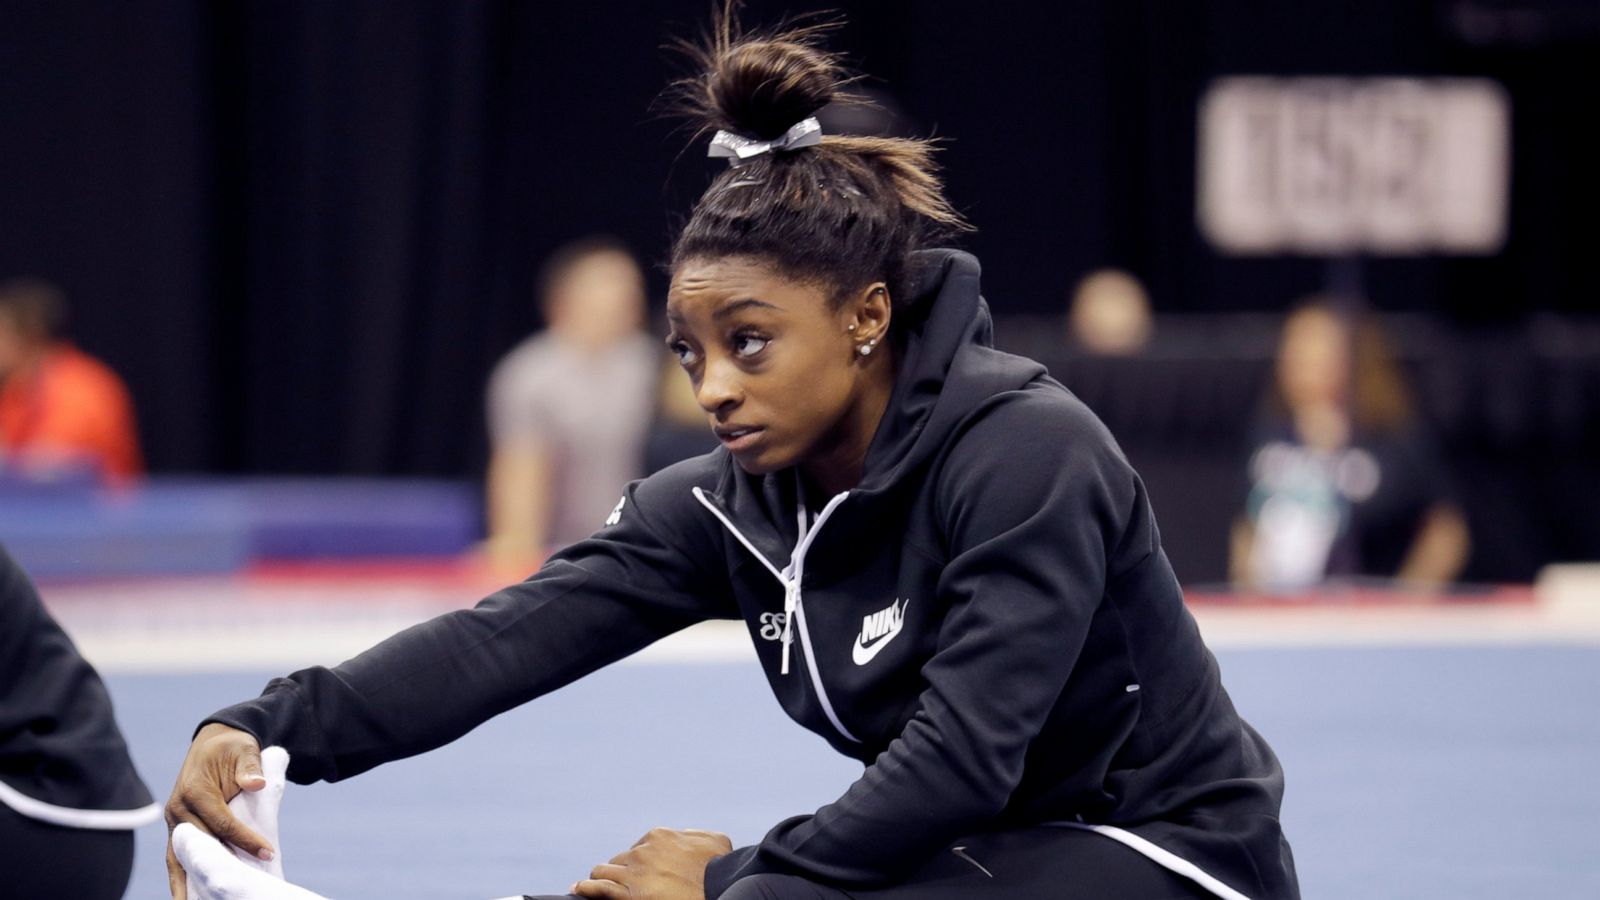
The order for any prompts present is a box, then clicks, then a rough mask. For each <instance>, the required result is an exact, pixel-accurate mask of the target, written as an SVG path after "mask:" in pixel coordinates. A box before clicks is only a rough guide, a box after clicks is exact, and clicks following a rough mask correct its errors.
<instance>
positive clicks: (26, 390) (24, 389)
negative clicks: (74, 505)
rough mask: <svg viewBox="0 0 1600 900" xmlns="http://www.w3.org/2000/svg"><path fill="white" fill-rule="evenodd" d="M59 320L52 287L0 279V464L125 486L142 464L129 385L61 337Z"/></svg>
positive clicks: (60, 303)
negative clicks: (85, 476) (82, 476)
mask: <svg viewBox="0 0 1600 900" xmlns="http://www.w3.org/2000/svg"><path fill="white" fill-rule="evenodd" d="M65 317H66V301H65V300H64V298H63V297H62V294H61V291H60V289H58V288H57V287H56V286H55V285H53V284H50V283H49V282H46V281H41V280H38V279H31V278H29V279H18V280H15V281H10V282H7V283H5V284H0V463H3V465H4V467H5V469H7V470H9V473H10V474H12V475H14V476H20V477H22V478H25V479H28V480H54V479H60V478H71V477H73V476H74V475H79V474H82V473H85V472H87V473H88V474H89V475H90V476H91V477H92V478H94V479H96V480H99V481H101V482H103V483H107V484H120V483H125V482H127V481H128V480H130V479H132V478H135V477H137V476H138V475H140V474H141V473H142V471H143V468H144V465H143V462H142V461H141V455H140V452H139V437H138V433H137V430H136V428H135V425H134V415H133V403H132V401H131V400H130V399H129V396H128V389H127V388H126V387H125V386H124V385H123V383H122V379H120V378H118V377H117V375H116V373H115V372H112V371H111V369H110V368H108V367H107V366H106V365H105V364H104V363H102V362H100V361H99V360H97V359H95V358H94V357H92V356H89V355H88V354H86V353H84V352H82V351H80V350H78V349H77V348H75V347H73V346H72V345H71V344H69V343H67V342H66V341H65V340H63V339H62V338H61V336H60V331H61V324H62V322H63V321H64V319H65Z"/></svg>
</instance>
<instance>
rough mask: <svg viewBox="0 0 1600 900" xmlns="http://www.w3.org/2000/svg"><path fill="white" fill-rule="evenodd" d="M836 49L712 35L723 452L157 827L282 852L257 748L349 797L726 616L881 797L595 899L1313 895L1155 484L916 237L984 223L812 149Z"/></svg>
mask: <svg viewBox="0 0 1600 900" xmlns="http://www.w3.org/2000/svg"><path fill="white" fill-rule="evenodd" d="M815 38H816V32H815V30H811V31H799V32H788V33H785V34H780V35H773V36H765V37H751V36H744V37H741V36H738V35H736V34H735V33H734V31H733V27H732V25H731V23H729V22H727V21H724V22H723V23H722V25H721V27H720V28H719V29H718V35H717V36H716V37H715V38H714V39H713V40H712V41H711V43H710V46H709V47H707V48H705V49H704V50H703V51H702V52H701V60H702V61H703V62H704V63H705V66H706V72H707V74H706V76H705V77H703V78H696V79H691V80H689V81H688V82H687V83H686V86H685V97H686V99H687V100H688V103H689V106H690V108H691V109H692V110H694V111H696V113H697V114H698V115H700V116H701V117H702V118H703V121H704V123H705V127H706V130H712V129H718V131H717V134H716V136H715V137H714V138H713V140H712V151H711V153H712V155H713V156H717V157H720V158H726V159H728V160H730V161H731V162H732V163H733V165H732V167H730V168H729V169H728V170H727V171H725V172H723V173H722V174H721V175H719V176H717V177H716V178H715V180H714V181H713V183H712V184H711V186H710V188H709V189H708V190H707V191H706V193H705V194H704V196H703V197H702V198H701V200H700V202H699V204H698V205H697V206H696V208H695V210H694V213H693V215H692V217H691V218H690V220H689V222H688V223H687V225H686V226H685V227H684V229H683V231H682V233H681V234H680V235H679V237H678V239H677V242H676V244H675V246H674V251H673V257H672V286H671V289H670V293H669V300H668V317H669V320H670V322H671V328H672V330H671V334H670V335H669V336H668V339H667V340H668V344H669V346H670V348H671V349H672V350H673V352H674V353H676V354H677V356H678V358H679V360H680V362H681V363H682V364H683V366H684V368H685V370H686V371H687V372H688V374H689V377H690V381H691V382H692V384H693V386H694V389H695V393H696V397H697V398H698V400H699V402H700V405H701V407H702V408H703V409H704V410H705V411H706V414H707V416H708V418H709V421H710V424H711V426H712V429H713V431H714V432H715V433H716V435H717V436H718V438H719V439H720V441H721V443H722V446H721V447H720V448H718V449H717V450H715V451H713V452H712V453H711V454H709V455H707V456H703V457H700V458H698V459H694V460H689V461H687V462H684V463H680V464H678V465H675V466H672V467H670V468H668V469H665V470H663V471H661V472H659V473H657V474H655V475H653V476H651V477H650V478H648V479H645V480H644V481H641V482H636V483H634V484H633V485H631V486H629V488H628V489H627V492H626V493H625V494H624V496H623V497H622V499H621V500H620V501H619V502H618V503H617V505H616V508H615V509H614V510H613V511H612V513H611V515H610V517H609V518H608V519H607V520H606V524H605V526H604V527H602V528H601V529H600V530H599V531H598V532H596V533H595V535H594V536H593V537H592V538H590V539H589V540H587V541H584V542H581V543H579V544H577V545H575V546H573V547H570V548H568V549H567V550H565V551H563V552H561V553H558V554H556V555H555V556H554V557H553V558H552V559H551V561H550V562H549V563H547V564H546V565H545V567H544V568H543V569H541V570H540V571H539V572H538V574H536V575H534V576H533V577H532V578H530V579H529V580H528V581H526V582H524V583H522V584H519V585H516V586H513V587H510V588H507V589H506V590H504V591H502V592H500V593H498V594H495V595H494V596H491V597H489V598H488V599H486V600H485V601H483V602H482V603H481V604H479V605H478V607H477V608H475V609H473V610H471V611H463V612H459V613H453V614H450V615H446V616H444V617H441V618H439V619H436V620H434V621H432V622H429V623H426V624H423V625H420V626H417V627H415V628H412V629H410V630H408V631H406V632H402V633H401V634H399V635H397V636H395V637H393V638H391V639H389V640H388V641H386V642H384V643H383V644H380V645H379V646H378V647H376V648H374V649H372V650H370V651H368V652H366V653H364V654H362V655H361V656H358V657H356V658H355V659H353V660H350V661H348V662H346V663H344V664H342V665H340V666H338V667H337V668H335V669H332V670H330V669H320V668H319V669H309V670H305V671H302V672H299V673H296V674H294V675H291V676H289V677H288V678H286V679H279V680H277V681H275V682H273V683H272V684H271V685H269V686H268V688H267V690H266V692H265V693H264V694H263V695H262V696H261V697H259V698H257V699H255V700H252V701H249V702H246V703H242V704H239V705H238V706H234V707H231V708H229V709H226V710H223V711H222V712H220V713H218V714H216V715H215V716H213V717H212V718H211V719H210V720H208V723H207V724H206V725H205V726H204V727H203V728H202V729H201V730H200V732H199V733H198V735H197V736H196V740H195V742H194V745H193V747H192V748H191V750H190V753H189V758H188V760H187V761H186V762H185V764H184V770H183V773H182V774H181V775H180V777H179V786H178V787H177V789H176V790H175V791H174V794H173V797H172V800H171V801H170V803H169V804H168V818H169V821H171V822H173V823H178V822H183V821H189V822H195V823H197V824H199V825H202V826H203V827H206V828H208V829H210V830H212V831H213V832H215V833H217V834H219V835H220V836H221V837H223V838H224V839H226V840H228V841H230V842H231V843H233V844H235V845H237V846H240V847H242V848H243V849H244V850H246V851H247V852H252V853H253V852H257V851H263V852H269V853H270V848H267V847H266V846H265V844H264V842H262V841H261V839H260V838H259V836H257V835H255V834H253V833H250V832H249V831H248V830H246V829H243V828H242V827H241V826H240V825H239V824H238V823H237V822H236V821H234V820H233V819H232V818H231V817H230V816H228V815H227V814H226V812H225V811H224V810H222V808H221V803H222V799H223V798H225V797H226V796H228V795H231V794H233V793H236V792H237V791H238V790H240V789H241V787H246V786H252V785H254V784H257V783H258V779H256V777H255V775H254V773H255V772H256V771H257V770H256V768H255V767H256V763H255V761H254V760H255V754H256V752H257V747H258V746H260V745H264V744H267V743H278V744H283V745H284V746H286V747H287V748H288V749H289V750H290V752H291V755H292V763H291V767H290V770H289V778H290V779H291V780H293V781H297V782H302V783H304V782H310V781H315V780H318V779H326V780H335V779H339V778H345V777H348V776H350V775H354V774H356V773H357V772H360V771H363V770H365V769H367V768H370V767H372V766H374V765H377V764H379V763H382V762H385V761H387V760H391V759H395V758H398V757H402V756H406V755H408V754H412V753H418V752H422V751H424V750H427V749H429V748H431V747H435V746H438V745H440V744H443V743H445V742H446V741H449V740H452V739H453V738H455V737H457V736H459V735H461V734H462V733H464V732H466V731H467V730H468V729H470V728H472V727H473V726H475V725H477V724H478V723H480V722H482V721H484V720H485V719H487V718H489V717H490V716H493V715H495V714H497V713H499V712H502V711H504V710H506V709H509V708H511V707H513V706H516V705H518V704H520V703H523V702H526V701H528V700H531V699H533V698H534V697H537V696H539V695H541V694H543V693H546V692H548V691H551V690H554V689H556V688H557V687H560V686H561V685H563V684H565V683H567V682H569V681H571V680H573V679H575V678H578V677H581V676H582V675H584V674H586V673H588V672H590V671H593V670H594V669H596V668H599V667H600V666H603V665H605V664H607V663H609V662H612V661H614V660H616V659H620V658H622V657H623V656H626V655H628V654H629V653H632V652H634V651H635V650H638V649H640V648H642V647H644V646H645V645H647V644H649V643H650V642H652V641H655V640H657V639H658V638H661V637H662V636H664V635H667V634H669V633H671V632H673V631H676V630H678V629H681V628H683V627H685V626H687V625H690V624H692V623H694V622H697V621H700V620H703V619H707V618H735V617H737V618H742V619H743V620H744V621H745V622H746V623H747V625H748V627H749V630H750V633H751V637H752V640H753V641H754V643H755V647H756V651H757V654H758V656H759V658H760V661H761V663H762V665H763V667H764V669H765V671H766V674H767V677H768V680H769V681H770V683H771V686H772V689H773V691H774V693H775V694H776V695H777V697H778V700H779V702H780V703H782V705H783V706H784V709H785V710H786V711H787V712H788V713H789V714H790V715H791V716H792V717H793V718H795V719H796V720H797V721H799V722H800V723H801V724H802V725H804V726H806V727H807V728H810V729H811V730H813V731H815V732H817V733H818V734H820V735H822V736H823V737H824V738H826V739H827V740H828V741H829V742H830V743H831V744H832V745H833V746H834V747H835V748H836V749H838V750H839V751H840V752H843V753H845V754H847V755H850V756H852V757H854V758H856V759H858V760H860V761H861V762H862V763H864V764H865V765H866V769H865V772H864V773H863V775H862V776H861V778H860V780H859V781H857V782H856V783H855V784H854V785H853V786H852V787H851V788H850V789H849V790H848V791H846V792H845V794H844V795H843V796H842V797H840V798H838V799H837V800H836V801H835V802H833V803H831V804H829V805H827V806H825V807H823V808H822V809H820V810H818V811H817V813H816V814H815V815H807V816H799V817H796V818H792V819H789V820H786V821H784V822H781V823H779V824H778V825H777V826H776V827H775V828H773V829H772V831H771V832H770V833H769V834H768V835H767V837H766V838H765V839H764V840H763V841H762V842H761V843H760V844H758V845H755V846H751V847H744V848H741V849H733V848H732V847H731V846H730V844H729V842H728V840H727V838H726V837H724V836H722V835H718V834H715V833H712V832H704V831H683V832H680V831H671V830H664V829H658V830H656V831H652V832H651V833H650V834H649V835H646V837H645V838H644V839H643V840H642V841H640V843H639V844H637V845H636V846H634V847H633V848H631V849H629V850H626V851H625V852H623V853H621V854H619V855H618V856H617V857H615V858H613V859H612V861H611V862H609V863H606V864H602V865H599V866H596V867H595V868H594V870H593V871H592V872H591V873H590V877H589V878H587V879H585V880H583V881H580V882H578V883H577V884H576V885H575V886H574V887H573V892H574V893H576V894H578V895H579V896H583V897H595V898H619V897H660V898H692V900H699V898H701V897H705V898H718V897H720V898H732V900H740V898H743V900H748V898H757V897H765V898H775V897H776V898H791V897H806V898H843V897H847V896H853V897H875V898H885V900H887V898H900V897H917V898H941V897H979V896H993V897H999V896H1004V897H1062V898H1073V897H1104V896H1119V897H1142V898H1153V897H1210V896H1224V897H1235V898H1236V897H1242V896H1250V897H1272V898H1279V897H1294V896H1296V895H1297V889H1296V887H1295V879H1294V873H1293V867H1292V863H1291V861H1290V856H1289V851H1288V846H1287V844H1286V843H1285V842H1284V840H1283V837H1282V834H1281V831H1280V829H1279V827H1278V822H1277V815H1278V807H1279V799H1280V796H1281V791H1282V777H1281V771H1280V769H1279V767H1278V764H1277V762H1276V760H1275V759H1274V757H1273V755H1272V753H1271V751H1270V750H1269V749H1268V747H1267V746H1266V744H1265V743H1264V742H1263V741H1262V740H1261V739H1260V738H1259V737H1258V736H1257V735H1256V733H1255V732H1254V731H1252V730H1251V729H1250V728H1249V726H1247V725H1246V724H1245V723H1244V722H1242V721H1241V720H1240V719H1239V717H1238V716H1237V715H1236V714H1235V712H1234V710H1233V707H1232V705H1231V703H1230V702H1229V700H1228V697H1227V695H1226V694H1225V693H1224V692H1223V690H1222V688H1221V686H1220V684H1219V681H1218V675H1217V668H1216V664H1215V661H1214V660H1213V658H1212V657H1211V655H1210V654H1209V653H1208V652H1207V651H1206V649H1205V647H1204V646H1203V644H1202V643H1201V641H1200V638H1199V635H1198V633H1197V631H1196V629H1195V626H1194V622H1193V621H1192V620H1191V619H1190V618H1189V616H1188V614H1187V613H1186V612H1185V610H1184V608H1183V604H1182V598H1181V595H1180V592H1179V589H1178V585H1177V582H1176V580H1175V579H1174V578H1173V575H1172V571H1171V569H1170V567H1169V566H1168V565H1167V562H1166V558H1165V556H1164V555H1163V554H1162V552H1161V549H1160V546H1159V542H1158V540H1157V535H1156V529H1155V523H1154V521H1153V520H1152V518H1151V514H1150V509H1149V505H1148V504H1147V502H1146V500H1145V496H1144V490H1143V488H1142V486H1141V485H1140V483H1139V480H1138V478H1137V477H1136V476H1135V475H1134V473H1133V472H1132V471H1131V470H1130V469H1129V468H1128V465H1127V463H1126V462H1125V461H1124V460H1123V458H1122V456H1121V454H1120V453H1119V452H1118V451H1117V449H1116V447H1115V446H1114V444H1113V443H1112V440H1111V438H1110V436H1109V435H1108V434H1107V432H1106V431H1105V429H1104V428H1103V427H1101V426H1100V424H1099V423H1098V422H1097V421H1096V420H1095V418H1094V416H1093V415H1092V414H1091V413H1090V412H1089V411H1088V410H1087V409H1086V408H1084V407H1083V406H1082V404H1080V403H1078V402H1077V401H1076V400H1075V399H1074V398H1073V397H1072V396H1071V395H1070V394H1069V393H1068V392H1067V391H1066V390H1065V389H1063V388H1062V387H1061V386H1060V385H1059V384H1057V383H1055V382H1053V381H1051V380H1050V379H1049V378H1048V377H1047V376H1046V374H1045V372H1044V370H1043V368H1042V367H1040V366H1039V365H1037V364H1035V363H1033V362H1030V361H1028V360H1025V359H1020V358H1017V357H1013V356H1008V355H1006V354H1003V353H998V352H996V351H994V350H993V349H991V348H990V347H989V330H990V329H989V316H988V312H987V309H986V307H985V305H984V303H983V300H982V299H981V298H980V297H979V293H978V265H977V261H976V260H974V259H973V258H972V257H971V256H968V255H966V254H964V253H959V252H956V251H951V250H936V249H926V248H929V247H931V246H936V243H937V241H939V240H941V239H942V238H943V237H944V236H945V235H946V234H947V233H948V232H950V231H953V230H955V229H957V228H959V227H961V223H960V219H959V217H958V216H957V215H956V214H955V212H954V211H953V210H952V209H951V207H950V206H949V204H948V203H947V202H946V201H945V199H944V197H943V196H942V194H941V192H940V185H939V182H938V180H937V178H936V177H935V175H934V170H933V166H932V164H931V160H930V148H929V147H928V145H926V144H924V143H921V142H916V141H904V140H893V139H884V138H846V137H836V136H820V135H819V134H818V128H817V126H816V124H815V122H814V121H813V120H812V119H811V114H812V113H813V112H815V111H816V110H817V109H819V108H820V107H822V106H823V104H825V103H827V102H828V101H829V100H830V99H831V98H832V97H833V96H834V93H835V90H836V88H837V87H838V85H839V84H840V83H841V77H840V71H839V69H838V67H837V65H836V63H835V60H834V59H833V58H832V57H831V56H829V55H827V54H825V53H823V52H822V51H821V50H819V49H817V48H816V46H815V44H814V40H815ZM169 867H170V868H171V869H172V871H173V874H174V885H175V890H174V893H175V894H176V895H181V887H179V886H180V885H181V878H182V875H181V872H179V871H177V867H176V864H175V863H173V862H171V858H170V855H169ZM845 891H848V892H849V893H848V894H847V893H845Z"/></svg>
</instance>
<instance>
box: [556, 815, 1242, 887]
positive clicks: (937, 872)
mask: <svg viewBox="0 0 1600 900" xmlns="http://www.w3.org/2000/svg"><path fill="white" fill-rule="evenodd" d="M991 898H992V900H1002V898H1003V900H1107V898H1116V900H1201V898H1211V900H1216V898H1215V895H1213V894H1211V893H1210V892H1209V891H1206V890H1205V889H1204V888H1202V887H1200V886H1199V885H1197V884H1195V883H1194V882H1192V881H1190V880H1189V879H1187V878H1184V877H1182V876H1181V875H1175V874H1173V873H1171V872H1169V871H1167V870H1166V869H1164V868H1162V867H1161V866H1159V865H1157V864H1156V863H1155V862H1153V861H1152V860H1150V859H1148V858H1146V857H1144V856H1142V855H1140V854H1139V853H1137V852H1136V851H1134V850H1132V849H1130V848H1128V847H1126V846H1124V845H1123V844H1120V843H1118V842H1117V841H1114V840H1111V839H1110V838H1107V837H1105V836H1104V835H1099V834H1095V833H1093V832H1089V831H1081V830H1078V829H1075V828H1050V827H1040V828H1028V829H1024V830H1020V831H1007V832H1001V833H997V834H988V835H981V836H978V837H972V838H966V839H963V840H961V841H959V842H957V843H956V845H955V846H954V847H952V848H951V849H949V850H946V851H945V852H943V853H940V854H939V855H937V856H935V857H934V858H933V859H932V860H930V861H929V862H928V863H927V864H926V865H924V866H923V867H922V868H921V869H920V870H918V871H917V872H916V873H915V874H913V875H912V876H911V877H910V878H909V879H907V880H906V882H905V883H904V884H898V885H894V886H891V887H881V888H873V889H870V890H841V889H839V888H832V887H825V886H823V885H819V884H815V883H813V882H810V881H807V880H805V879H804V878H797V877H795V876H793V875H753V876H750V877H749V878H742V879H740V880H739V881H737V882H735V883H734V885H733V887H731V888H729V889H728V890H727V891H726V892H724V893H723V894H722V897H721V898H720V900H991ZM531 900H558V898H555V897H544V898H531ZM559 900H564V898H559Z"/></svg>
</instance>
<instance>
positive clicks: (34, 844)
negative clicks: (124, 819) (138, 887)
mask: <svg viewBox="0 0 1600 900" xmlns="http://www.w3.org/2000/svg"><path fill="white" fill-rule="evenodd" d="M0 856H4V858H5V865H4V866H0V897H18V898H22V897H63V898H64V897H72V898H75V900H118V898H120V897H121V896H122V894H123V892H124V891H126V890H127V889H128V876H129V875H131V874H133V832H131V831H102V830H99V829H90V828H62V827H60V826H59V825H47V824H45V823H44V822H38V821H35V820H33V819H30V818H28V817H27V816H24V815H22V814H21V813H18V812H16V811H15V810H13V809H12V808H11V807H9V806H6V805H5V804H3V803H0Z"/></svg>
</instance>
